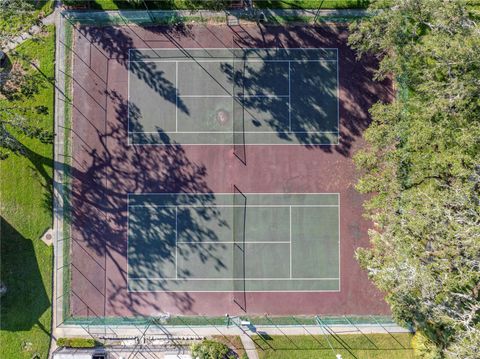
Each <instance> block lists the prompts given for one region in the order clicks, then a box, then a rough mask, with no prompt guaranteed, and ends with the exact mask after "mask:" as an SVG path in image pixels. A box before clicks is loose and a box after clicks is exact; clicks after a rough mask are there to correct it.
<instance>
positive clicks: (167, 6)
mask: <svg viewBox="0 0 480 359" xmlns="http://www.w3.org/2000/svg"><path fill="white" fill-rule="evenodd" d="M64 3H65V4H66V5H70V6H75V7H82V8H89V9H97V10H119V9H137V10H147V7H148V9H150V10H201V9H205V10H209V9H211V7H212V3H213V2H212V1H206V2H201V1H191V0H168V1H166V0H158V1H145V2H143V1H140V2H132V1H130V2H129V1H126V0H91V1H84V2H80V3H79V2H78V1H76V0H66V1H64ZM255 6H256V7H257V8H261V9H266V8H270V9H318V8H321V9H358V8H366V7H367V6H368V1H367V0H256V1H255Z"/></svg>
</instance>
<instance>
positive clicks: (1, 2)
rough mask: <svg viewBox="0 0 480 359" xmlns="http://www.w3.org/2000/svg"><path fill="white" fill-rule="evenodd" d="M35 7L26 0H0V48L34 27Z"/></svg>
mask: <svg viewBox="0 0 480 359" xmlns="http://www.w3.org/2000/svg"><path fill="white" fill-rule="evenodd" d="M34 12H35V7H34V6H33V2H30V1H26V0H0V47H3V46H4V45H6V44H7V43H8V42H10V40H11V39H12V38H13V37H15V36H17V35H19V34H20V33H21V32H22V31H26V30H28V29H29V28H30V27H31V26H32V25H34V22H35V20H36V19H35V18H34Z"/></svg>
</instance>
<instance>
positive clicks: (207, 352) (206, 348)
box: [192, 340, 230, 359]
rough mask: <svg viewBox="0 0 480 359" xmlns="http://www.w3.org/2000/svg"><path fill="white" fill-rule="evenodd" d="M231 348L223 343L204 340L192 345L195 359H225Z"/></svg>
mask: <svg viewBox="0 0 480 359" xmlns="http://www.w3.org/2000/svg"><path fill="white" fill-rule="evenodd" d="M229 351H230V349H229V348H228V347H227V346H226V345H225V344H222V343H219V342H216V341H213V340H204V341H203V342H201V343H197V344H193V345H192V357H193V358H195V359H224V358H227V354H228V352H229Z"/></svg>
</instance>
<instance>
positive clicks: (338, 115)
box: [337, 49, 340, 142]
mask: <svg viewBox="0 0 480 359" xmlns="http://www.w3.org/2000/svg"><path fill="white" fill-rule="evenodd" d="M339 67H340V66H339V65H338V49H337V132H338V137H337V142H340V79H339V75H338V71H339Z"/></svg>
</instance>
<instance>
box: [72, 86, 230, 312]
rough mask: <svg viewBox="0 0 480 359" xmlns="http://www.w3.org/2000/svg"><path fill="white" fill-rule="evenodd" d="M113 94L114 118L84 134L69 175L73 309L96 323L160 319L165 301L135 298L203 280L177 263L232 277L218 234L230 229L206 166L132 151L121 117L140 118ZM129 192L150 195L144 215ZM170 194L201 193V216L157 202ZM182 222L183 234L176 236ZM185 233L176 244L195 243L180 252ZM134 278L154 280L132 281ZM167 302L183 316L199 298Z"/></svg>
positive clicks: (180, 155)
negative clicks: (114, 318) (111, 318)
mask: <svg viewBox="0 0 480 359" xmlns="http://www.w3.org/2000/svg"><path fill="white" fill-rule="evenodd" d="M107 96H108V100H109V101H110V103H111V104H112V105H113V108H114V111H115V115H113V116H111V117H112V119H110V121H109V123H108V126H107V128H106V129H105V131H100V130H97V129H96V130H92V132H91V133H90V134H88V133H85V132H78V131H77V132H75V135H74V138H73V141H74V142H76V143H77V144H78V147H77V149H76V150H74V153H73V157H74V158H76V162H75V163H74V165H73V168H72V171H71V180H72V193H71V211H72V213H71V217H72V265H71V267H72V283H73V285H72V296H71V300H72V304H73V307H74V310H73V311H74V312H75V313H76V315H77V316H78V315H87V314H86V312H88V314H89V315H90V314H91V315H92V316H99V317H102V316H105V315H113V314H115V313H116V314H118V315H121V314H125V313H126V312H128V313H129V314H130V315H136V314H139V315H140V314H142V315H145V311H152V310H153V311H156V312H160V311H162V309H163V303H162V301H161V300H159V295H157V293H148V295H144V294H145V293H141V294H137V293H132V292H129V291H133V292H134V291H151V292H155V291H157V292H164V293H162V294H163V295H165V293H166V292H165V291H168V290H171V289H175V287H176V286H177V285H180V284H179V283H181V280H182V278H188V277H192V276H195V275H196V273H195V272H193V271H192V270H194V269H192V267H186V266H183V267H182V266H180V263H186V262H196V263H201V264H202V265H204V266H207V267H209V268H211V271H212V272H214V273H216V274H217V275H219V276H221V275H222V274H223V275H225V273H228V271H229V270H231V268H230V266H231V264H230V263H228V262H227V261H225V257H224V254H225V251H226V250H227V247H226V246H225V245H224V244H222V243H221V238H219V237H218V233H217V231H216V230H215V229H212V228H224V229H226V230H228V229H229V228H230V227H229V226H230V225H231V224H230V223H229V219H228V218H225V215H224V214H222V213H221V212H219V210H218V209H216V208H215V203H216V198H215V195H214V194H212V190H211V189H210V188H209V187H208V186H207V184H206V180H205V178H206V176H207V170H206V168H205V167H204V166H202V165H200V164H196V163H194V162H192V161H190V160H189V159H188V157H187V155H186V153H185V151H184V149H183V148H182V147H181V146H179V145H171V146H128V142H127V141H128V129H127V123H126V121H124V119H125V118H126V114H127V111H128V108H129V107H130V108H133V109H134V111H133V112H132V111H131V113H133V114H137V115H141V113H140V110H139V109H138V108H135V105H134V104H130V105H129V104H128V102H127V100H126V99H125V98H124V97H123V96H122V95H120V94H118V93H117V92H115V91H109V92H108V93H107ZM163 135H164V136H166V135H165V134H163ZM128 193H130V194H131V195H130V196H131V197H133V196H134V194H135V193H138V194H152V195H150V196H148V195H147V196H142V199H141V202H140V203H137V204H139V206H138V208H137V207H128V203H127V194H128ZM165 193H173V194H176V193H203V194H204V195H203V196H201V197H198V196H186V197H185V198H188V203H184V204H188V206H192V207H196V208H193V209H189V210H182V212H181V213H177V212H176V210H175V206H176V205H177V204H178V198H177V197H176V196H163V197H162V202H161V203H159V202H158V196H156V195H154V194H165ZM138 201H139V200H138V199H137V202H138ZM185 201H186V200H185V199H184V202H185ZM159 204H160V205H161V206H159ZM179 222H181V223H182V231H178V232H177V226H178V223H179ZM127 228H128V233H129V241H133V243H130V242H129V244H130V245H127ZM180 234H181V235H182V238H180V239H179V240H181V241H185V242H186V241H188V242H189V243H188V245H184V246H179V245H177V243H176V238H175V237H176V236H177V235H180ZM176 256H177V258H178V259H177V260H178V262H175V257H176ZM127 257H128V266H127ZM176 267H178V268H176ZM127 268H128V269H127ZM127 271H128V273H127ZM210 273H211V272H210ZM129 277H130V278H131V279H133V278H156V279H151V280H150V279H148V280H139V281H132V280H130V282H129ZM129 283H130V287H128V284H129ZM132 283H134V284H133V285H132ZM177 288H180V290H182V289H181V286H180V287H178V286H177ZM168 295H169V296H170V297H171V299H173V301H174V302H175V305H176V306H177V307H178V308H179V309H180V310H181V311H182V312H188V311H190V310H191V308H192V305H193V303H194V299H193V298H192V297H191V296H190V295H189V294H188V293H187V292H176V293H175V292H169V293H168ZM163 298H165V297H163ZM112 311H113V312H112ZM117 311H118V312H117Z"/></svg>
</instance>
